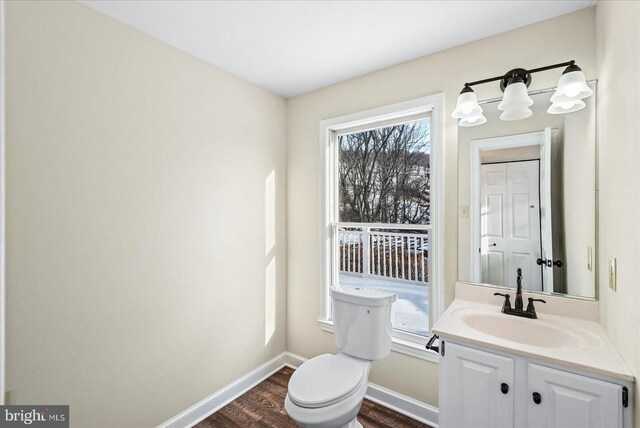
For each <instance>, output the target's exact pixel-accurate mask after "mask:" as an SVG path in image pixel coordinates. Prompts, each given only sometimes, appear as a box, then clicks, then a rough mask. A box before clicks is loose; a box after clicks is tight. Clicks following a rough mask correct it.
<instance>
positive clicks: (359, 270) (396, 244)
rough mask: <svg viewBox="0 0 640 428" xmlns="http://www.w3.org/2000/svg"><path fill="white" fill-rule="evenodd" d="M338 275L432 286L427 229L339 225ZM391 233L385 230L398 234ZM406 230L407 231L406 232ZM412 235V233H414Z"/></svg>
mask: <svg viewBox="0 0 640 428" xmlns="http://www.w3.org/2000/svg"><path fill="white" fill-rule="evenodd" d="M335 227H336V231H337V234H338V253H339V254H338V259H339V271H340V272H341V273H348V274H352V275H359V276H371V277H377V278H383V279H389V280H394V281H403V282H411V283H417V284H420V285H425V284H428V283H429V233H430V232H431V230H430V227H428V226H419V228H416V229H410V227H409V225H402V227H401V228H400V227H398V228H396V226H395V225H385V226H382V227H381V226H379V225H377V224H376V225H375V226H374V225H368V224H366V225H357V224H348V225H336V226H335ZM399 229H403V231H402V232H388V231H385V230H399ZM405 230H406V231H405ZM412 231H413V233H411V232H412Z"/></svg>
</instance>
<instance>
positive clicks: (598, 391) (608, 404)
mask: <svg viewBox="0 0 640 428" xmlns="http://www.w3.org/2000/svg"><path fill="white" fill-rule="evenodd" d="M528 371H529V382H528V385H529V404H528V406H527V409H528V422H529V423H528V426H529V428H539V427H540V428H542V427H545V428H603V427H607V428H617V427H622V386H620V385H616V384H614V383H611V382H605V381H601V380H598V379H593V378H590V377H587V376H580V375H576V374H573V373H568V372H564V371H561V370H556V369H552V368H549V367H544V366H539V365H537V364H529V370H528ZM535 394H538V395H535Z"/></svg>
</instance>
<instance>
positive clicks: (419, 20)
mask: <svg viewBox="0 0 640 428" xmlns="http://www.w3.org/2000/svg"><path fill="white" fill-rule="evenodd" d="M80 2H81V3H83V4H85V5H87V6H89V7H91V8H93V9H95V10H98V11H100V12H102V13H104V14H106V15H108V16H111V17H113V18H115V19H117V20H119V21H122V22H124V23H126V24H129V25H131V26H133V27H135V28H138V29H139V30H142V31H144V32H145V33H148V34H150V35H152V36H153V37H156V38H158V39H160V40H162V41H164V42H166V43H168V44H170V45H172V46H174V47H176V48H178V49H181V50H183V51H185V52H188V53H190V54H192V55H194V56H196V57H198V58H201V59H203V60H204V61H206V62H209V63H211V64H214V65H216V66H218V67H220V68H222V69H224V70H226V71H228V72H230V73H233V74H235V75H237V76H239V77H242V78H244V79H246V80H248V81H250V82H253V83H255V84H257V85H259V86H262V87H263V88H266V89H268V90H270V91H272V92H275V93H277V94H280V95H282V96H284V97H291V96H294V95H298V94H301V93H304V92H308V91H311V90H314V89H317V88H321V87H323V86H327V85H330V84H333V83H337V82H340V81H343V80H347V79H350V78H353V77H356V76H360V75H362V74H366V73H369V72H372V71H375V70H380V69H383V68H385V67H389V66H391V65H394V64H398V63H401V62H404V61H408V60H411V59H414V58H417V57H420V56H423V55H427V54H430V53H433V52H437V51H441V50H443V49H447V48H451V47H453V46H458V45H462V44H465V43H468V42H472V41H474V40H478V39H481V38H484V37H488V36H491V35H494V34H498V33H501V32H504V31H508V30H511V29H513V28H517V27H521V26H523V25H527V24H531V23H534V22H538V21H542V20H545V19H548V18H551V17H554V16H558V15H562V14H565V13H569V12H573V11H575V10H578V9H582V8H584V7H588V6H592V5H593V3H594V1H593V0H574V1H550V0H531V1H530V0H520V1H475V0H473V1H359V2H358V1H353V2H351V1H101V0H80Z"/></svg>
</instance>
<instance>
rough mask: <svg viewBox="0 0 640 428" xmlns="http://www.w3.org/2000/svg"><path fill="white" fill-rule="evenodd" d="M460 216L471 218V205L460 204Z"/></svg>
mask: <svg viewBox="0 0 640 428" xmlns="http://www.w3.org/2000/svg"><path fill="white" fill-rule="evenodd" d="M460 218H469V205H460Z"/></svg>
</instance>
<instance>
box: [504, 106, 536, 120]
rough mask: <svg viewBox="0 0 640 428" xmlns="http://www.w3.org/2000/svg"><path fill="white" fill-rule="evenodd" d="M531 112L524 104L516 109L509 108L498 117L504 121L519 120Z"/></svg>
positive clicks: (528, 115)
mask: <svg viewBox="0 0 640 428" xmlns="http://www.w3.org/2000/svg"><path fill="white" fill-rule="evenodd" d="M532 114H533V112H532V111H531V109H530V108H529V107H528V106H524V107H521V108H517V109H509V110H505V111H504V112H502V114H501V115H500V119H502V120H506V121H512V120H521V119H526V118H528V117H530V116H531V115H532Z"/></svg>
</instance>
